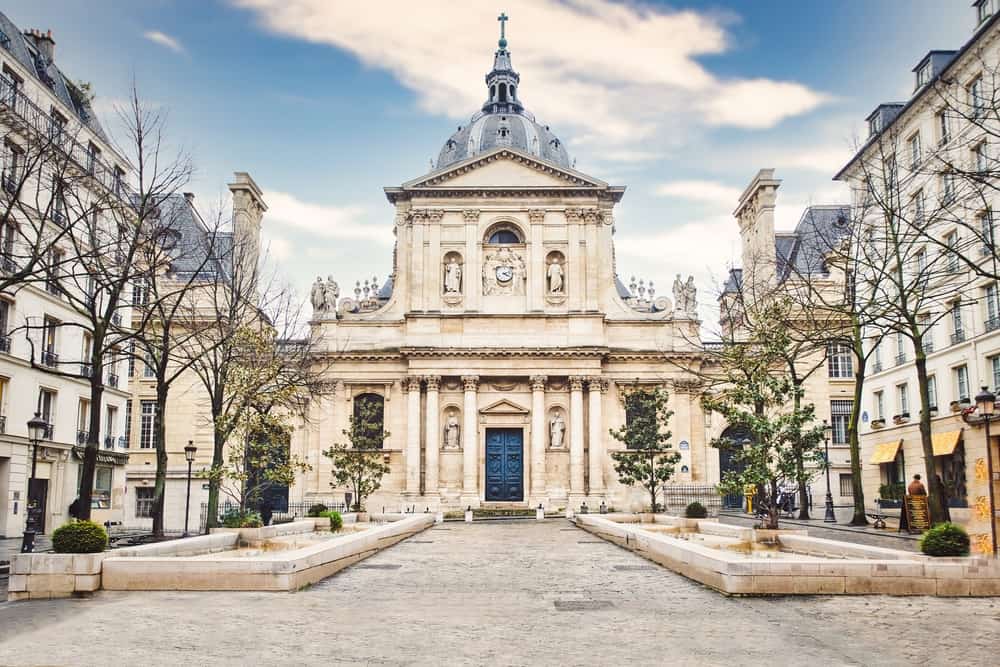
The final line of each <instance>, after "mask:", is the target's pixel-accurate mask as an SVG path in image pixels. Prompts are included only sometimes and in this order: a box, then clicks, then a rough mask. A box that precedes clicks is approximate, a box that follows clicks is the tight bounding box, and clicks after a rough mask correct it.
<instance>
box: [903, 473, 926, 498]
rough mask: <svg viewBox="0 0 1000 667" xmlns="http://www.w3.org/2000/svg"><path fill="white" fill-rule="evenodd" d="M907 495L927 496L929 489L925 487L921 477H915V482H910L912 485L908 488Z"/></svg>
mask: <svg viewBox="0 0 1000 667" xmlns="http://www.w3.org/2000/svg"><path fill="white" fill-rule="evenodd" d="M906 493H907V495H910V496H926V495H927V487H925V486H924V483H923V482H921V481H920V475H914V476H913V481H912V482H910V485H909V486H908V487H906Z"/></svg>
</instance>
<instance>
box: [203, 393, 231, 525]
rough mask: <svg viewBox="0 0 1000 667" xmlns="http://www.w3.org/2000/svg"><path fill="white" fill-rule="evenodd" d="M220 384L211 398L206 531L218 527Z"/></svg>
mask: <svg viewBox="0 0 1000 667" xmlns="http://www.w3.org/2000/svg"><path fill="white" fill-rule="evenodd" d="M221 385H222V383H221V382H219V383H217V384H216V389H215V395H214V396H212V424H213V427H212V471H213V474H212V476H211V478H209V480H208V520H207V521H206V524H205V527H206V530H207V529H209V528H215V527H217V526H218V525H219V484H220V483H221V481H222V480H221V479H219V475H217V474H214V473H215V472H216V471H218V470H219V469H221V468H222V465H223V455H224V453H225V452H224V450H223V448H224V447H225V444H226V439H225V437H224V436H223V434H222V431H221V430H220V428H219V418H220V417H221V415H222V387H221Z"/></svg>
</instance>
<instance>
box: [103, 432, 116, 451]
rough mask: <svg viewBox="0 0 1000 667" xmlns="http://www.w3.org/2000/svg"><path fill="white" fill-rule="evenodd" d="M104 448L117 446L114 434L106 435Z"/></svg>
mask: <svg viewBox="0 0 1000 667" xmlns="http://www.w3.org/2000/svg"><path fill="white" fill-rule="evenodd" d="M104 448H105V449H114V448H115V436H113V435H106V436H104Z"/></svg>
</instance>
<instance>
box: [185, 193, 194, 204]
mask: <svg viewBox="0 0 1000 667" xmlns="http://www.w3.org/2000/svg"><path fill="white" fill-rule="evenodd" d="M184 199H186V200H187V203H188V205H189V206H194V193H193V192H185V193H184Z"/></svg>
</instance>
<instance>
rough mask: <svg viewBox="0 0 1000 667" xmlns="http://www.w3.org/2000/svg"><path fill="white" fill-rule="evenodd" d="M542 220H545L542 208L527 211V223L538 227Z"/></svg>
mask: <svg viewBox="0 0 1000 667" xmlns="http://www.w3.org/2000/svg"><path fill="white" fill-rule="evenodd" d="M544 220H545V209H543V208H531V209H528V222H530V223H531V224H533V225H540V224H542V221H544Z"/></svg>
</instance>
